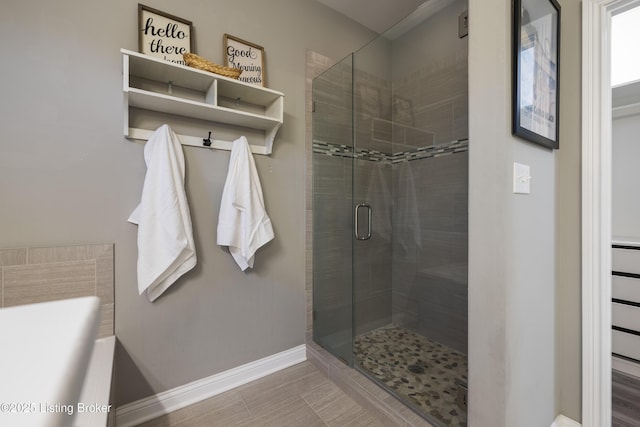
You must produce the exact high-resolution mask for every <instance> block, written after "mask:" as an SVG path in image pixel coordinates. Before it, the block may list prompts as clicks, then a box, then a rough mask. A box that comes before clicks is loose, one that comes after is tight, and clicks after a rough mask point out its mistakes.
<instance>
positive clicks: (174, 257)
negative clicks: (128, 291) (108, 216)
mask: <svg viewBox="0 0 640 427" xmlns="http://www.w3.org/2000/svg"><path fill="white" fill-rule="evenodd" d="M144 160H145V163H146V164H147V174H146V175H145V178H144V186H143V188H142V200H141V201H140V204H139V205H138V207H137V208H136V209H135V210H134V211H133V213H132V214H131V216H130V217H129V222H132V223H134V224H138V291H139V292H140V295H142V293H143V292H145V291H146V293H147V297H148V298H149V301H153V300H155V299H156V298H158V297H159V296H160V295H161V294H162V293H163V292H164V291H165V290H167V288H168V287H169V286H171V285H172V284H173V283H174V282H175V281H176V280H177V279H178V278H179V277H180V276H182V275H183V274H184V273H186V272H187V271H189V270H191V269H192V268H193V267H194V266H195V265H196V249H195V245H194V242H193V232H192V228H191V216H190V213H189V205H188V204H187V195H186V193H185V191H184V172H185V165H184V153H183V152H182V145H180V141H179V140H178V136H177V135H176V134H175V133H173V131H172V130H171V129H170V128H169V126H167V125H162V126H161V127H160V128H158V130H156V131H155V132H154V133H153V135H152V136H151V138H149V141H147V143H146V144H145V147H144Z"/></svg>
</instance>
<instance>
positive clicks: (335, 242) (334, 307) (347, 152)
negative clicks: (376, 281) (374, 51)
mask: <svg viewBox="0 0 640 427" xmlns="http://www.w3.org/2000/svg"><path fill="white" fill-rule="evenodd" d="M352 65H353V56H352V55H349V56H348V57H346V58H344V59H343V60H342V61H340V62H339V63H337V64H336V65H334V66H333V67H331V68H330V69H329V70H327V71H325V72H324V73H323V74H322V75H320V76H318V77H317V78H315V79H314V81H313V103H314V114H313V265H314V268H313V283H314V292H313V323H314V325H315V326H314V328H313V339H314V341H315V342H317V343H318V344H320V345H321V346H323V347H324V348H326V349H327V350H329V351H330V352H331V353H332V354H334V355H335V356H337V357H339V358H340V359H342V360H343V361H344V362H345V363H347V364H349V365H352V364H353V320H352V318H353V299H352V287H351V282H352V236H353V233H352V230H353V218H352V216H351V214H350V212H351V206H352V205H353V202H352V189H351V188H352V182H353V178H352V174H353V163H352V153H353V122H352V118H353V101H352V98H353V97H352V82H353V78H352V75H353V71H352V68H353V67H352Z"/></svg>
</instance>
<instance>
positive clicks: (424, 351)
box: [313, 0, 468, 426]
mask: <svg viewBox="0 0 640 427" xmlns="http://www.w3.org/2000/svg"><path fill="white" fill-rule="evenodd" d="M466 9H467V0H429V1H427V2H425V3H424V4H423V5H421V6H420V7H419V8H418V9H416V11H415V12H414V13H412V14H411V15H410V16H408V17H407V18H406V19H404V20H403V21H401V22H399V23H398V24H397V25H395V26H394V27H392V28H391V29H390V30H389V31H387V32H385V33H384V34H381V35H380V36H379V37H377V38H376V39H374V40H373V41H372V42H370V43H369V44H367V45H366V46H364V47H363V48H362V49H360V50H358V51H357V52H355V53H354V54H353V55H352V56H350V57H348V58H346V59H345V60H343V61H341V62H340V63H339V64H337V65H336V66H334V67H333V68H331V69H329V70H328V71H326V72H325V73H323V74H322V75H320V76H319V77H317V78H316V79H315V81H314V85H313V96H314V105H315V111H314V116H313V125H314V129H313V135H314V151H313V167H314V169H313V177H314V184H315V187H314V196H313V201H314V207H313V212H314V236H313V238H314V267H313V269H314V284H313V294H314V310H315V312H314V339H315V340H316V342H318V343H319V344H321V345H322V346H324V347H325V348H327V349H328V350H329V351H330V352H332V353H333V354H335V355H337V356H338V357H340V358H341V359H343V360H344V361H345V362H347V363H348V364H349V365H350V366H353V367H354V368H356V369H358V370H359V371H361V372H362V373H364V374H365V375H367V376H368V377H369V378H370V379H372V380H373V381H375V382H377V383H378V384H379V385H380V386H382V387H383V388H385V389H386V390H387V391H388V392H389V393H391V394H392V395H394V396H395V397H397V398H398V399H400V400H401V401H403V402H404V403H405V404H406V405H407V406H409V407H410V408H412V409H413V410H414V411H416V412H417V413H419V414H420V415H421V416H423V417H424V418H426V419H427V420H429V421H430V422H431V423H433V424H435V425H453V426H465V425H466V424H467V419H466V414H467V410H466V397H467V395H466V390H467V319H468V317H467V236H468V232H467V224H468V221H467V216H468V215H467V211H468V209H467V198H468V155H467V154H468V139H467V138H468V84H467V81H468V75H467V70H468V64H467V52H468V49H467V42H468V38H467V37H459V34H458V22H459V19H460V16H463V17H464V14H465V11H466ZM461 20H464V19H463V18H462V19H461ZM340 90H343V91H344V92H343V93H340V92H339V91H340ZM329 204H332V206H329ZM334 204H335V205H334ZM316 251H317V252H316ZM349 334H351V335H349Z"/></svg>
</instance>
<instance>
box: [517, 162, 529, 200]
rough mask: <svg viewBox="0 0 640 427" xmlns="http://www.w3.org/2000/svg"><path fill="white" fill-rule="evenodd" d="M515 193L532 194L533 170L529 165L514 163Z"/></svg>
mask: <svg viewBox="0 0 640 427" xmlns="http://www.w3.org/2000/svg"><path fill="white" fill-rule="evenodd" d="M513 192H514V193H516V194H530V193H531V170H530V168H529V165H523V164H520V163H516V162H514V163H513Z"/></svg>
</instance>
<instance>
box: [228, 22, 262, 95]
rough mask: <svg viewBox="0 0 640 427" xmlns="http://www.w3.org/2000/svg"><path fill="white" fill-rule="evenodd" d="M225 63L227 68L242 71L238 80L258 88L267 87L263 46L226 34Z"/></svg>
mask: <svg viewBox="0 0 640 427" xmlns="http://www.w3.org/2000/svg"><path fill="white" fill-rule="evenodd" d="M224 63H225V66H227V67H231V68H239V69H241V70H242V74H240V77H239V78H238V80H240V81H242V82H245V83H249V84H252V85H256V86H265V84H266V82H265V80H266V78H265V70H264V48H263V47H262V46H258V45H257V44H254V43H250V42H248V41H245V40H242V39H239V38H237V37H233V36H230V35H229V34H225V35H224Z"/></svg>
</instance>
